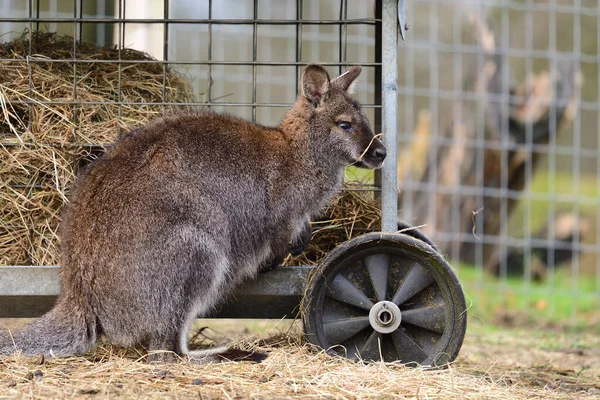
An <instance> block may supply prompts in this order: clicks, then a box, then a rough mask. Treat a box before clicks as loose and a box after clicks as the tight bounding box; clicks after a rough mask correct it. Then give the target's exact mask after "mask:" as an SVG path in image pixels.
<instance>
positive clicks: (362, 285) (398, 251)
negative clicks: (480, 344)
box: [303, 232, 467, 366]
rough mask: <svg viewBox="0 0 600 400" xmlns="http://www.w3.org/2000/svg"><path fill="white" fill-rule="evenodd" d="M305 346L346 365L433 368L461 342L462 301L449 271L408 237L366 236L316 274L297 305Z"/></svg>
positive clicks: (341, 250) (463, 327) (427, 249)
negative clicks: (351, 361) (380, 363)
mask: <svg viewBox="0 0 600 400" xmlns="http://www.w3.org/2000/svg"><path fill="white" fill-rule="evenodd" d="M303 306H304V307H303V309H304V313H303V320H304V332H305V335H306V338H307V340H308V341H309V342H310V343H313V344H315V345H318V346H320V347H322V348H324V349H327V350H328V351H329V352H332V353H335V354H339V355H343V356H346V357H349V358H352V359H357V360H364V361H379V360H384V361H386V362H391V361H400V362H402V363H403V364H409V365H411V364H412V365H428V366H440V365H443V364H446V363H448V362H450V361H452V360H454V359H455V358H456V356H457V355H458V352H459V350H460V347H461V345H462V342H463V338H464V336H465V331H466V324H467V315H466V304H465V297H464V293H463V291H462V288H461V286H460V283H459V281H458V279H457V277H456V275H455V274H454V271H453V270H452V268H451V267H450V265H449V264H448V263H447V262H446V261H445V260H444V258H443V257H442V256H441V255H440V254H439V253H438V252H437V251H435V249H434V248H433V247H431V246H430V245H429V244H427V243H425V242H423V241H422V240H419V239H416V238H415V237H413V236H408V235H404V234H393V233H378V232H375V233H369V234H366V235H362V236H359V237H356V238H354V239H352V240H349V241H347V242H344V243H342V244H341V245H339V246H338V247H337V248H336V249H334V250H333V251H332V252H331V253H330V254H329V255H328V256H327V257H326V258H325V260H324V261H323V262H322V263H321V264H320V265H319V266H318V267H316V268H315V270H314V271H313V273H312V275H311V278H310V280H309V282H308V285H307V291H306V295H305V297H304V301H303Z"/></svg>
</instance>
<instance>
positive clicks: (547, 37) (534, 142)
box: [0, 0, 600, 325]
mask: <svg viewBox="0 0 600 400" xmlns="http://www.w3.org/2000/svg"><path fill="white" fill-rule="evenodd" d="M380 3H381V2H379V1H376V2H365V1H360V0H340V1H330V2H318V1H308V0H304V1H303V0H291V1H270V0H260V1H259V0H246V1H233V0H225V1H211V0H203V1H191V0H165V1H149V0H94V1H85V2H83V1H81V0H73V1H61V0H54V1H41V0H29V1H17V0H8V1H4V2H3V3H2V5H1V6H0V10H1V15H2V17H0V34H1V35H2V36H1V38H2V40H1V41H2V42H10V41H12V40H14V39H17V38H19V37H21V36H22V35H23V32H30V33H31V32H57V33H58V34H60V35H68V36H71V37H73V39H71V42H70V46H69V47H70V49H69V50H70V52H67V53H66V54H67V56H66V57H58V56H56V57H48V56H43V55H41V54H37V53H36V51H35V50H36V47H35V43H33V42H32V38H33V37H34V36H32V35H29V34H26V35H25V36H23V38H24V39H25V43H26V51H27V54H26V55H25V57H23V58H20V59H15V58H14V57H12V56H6V55H5V56H3V57H2V59H0V63H4V64H5V65H7V66H8V65H10V66H16V65H17V64H20V65H24V66H25V71H26V72H25V76H24V77H22V79H24V80H25V83H26V85H27V86H28V88H29V91H28V94H29V96H28V97H27V96H26V97H21V98H16V97H15V96H12V97H11V96H10V95H9V94H10V93H8V92H7V89H6V88H7V87H10V85H9V84H10V83H11V82H10V81H6V80H5V81H4V82H3V83H2V85H3V88H5V89H4V90H3V94H4V97H5V99H7V104H17V103H19V102H20V103H23V104H25V105H26V106H27V107H29V109H30V110H29V113H28V114H27V115H28V118H29V120H28V121H22V122H23V123H24V124H25V125H27V126H28V127H29V128H30V130H31V129H33V128H32V124H33V125H35V124H36V123H37V122H39V119H40V118H42V117H43V116H46V117H48V116H47V115H46V114H42V113H41V112H40V113H37V114H36V112H35V110H34V109H38V108H39V109H41V110H48V109H49V108H52V107H54V106H56V105H60V106H61V107H66V108H68V109H69V112H68V113H66V114H63V116H66V118H67V119H70V120H71V122H72V125H70V127H71V130H70V131H69V133H68V134H67V135H61V136H60V139H56V140H55V142H53V143H52V146H50V150H48V148H47V147H44V148H43V149H38V148H36V150H35V151H38V152H46V153H44V154H47V155H48V157H46V158H45V159H44V160H45V161H44V162H43V164H44V165H45V166H44V167H40V166H36V167H35V168H33V169H35V172H33V171H29V172H30V174H29V175H28V177H27V178H24V179H22V181H19V182H12V181H11V182H12V183H11V186H10V187H7V185H6V182H7V181H8V179H7V180H5V179H3V185H4V187H3V188H2V191H3V193H4V196H3V198H4V199H6V198H7V197H8V195H11V196H13V195H14V196H21V197H24V198H26V199H28V201H29V202H28V203H27V205H26V206H19V207H17V210H16V211H15V213H16V214H15V215H18V216H19V217H18V218H17V220H19V219H20V220H27V221H28V222H27V223H26V224H25V225H26V226H25V228H23V229H21V230H19V229H17V228H16V225H18V221H16V222H15V221H12V220H11V221H9V222H7V221H6V220H4V222H3V224H4V225H3V227H2V228H3V229H4V231H5V232H3V233H2V236H3V237H5V238H7V239H6V240H11V241H16V242H19V243H21V242H22V243H24V246H25V250H24V255H23V256H22V257H19V258H18V259H17V260H18V261H19V262H21V263H51V262H53V261H55V260H54V259H53V258H51V257H50V258H44V257H39V256H37V255H36V254H37V252H36V249H37V248H39V247H41V246H42V247H43V246H47V245H48V242H49V241H50V240H51V239H52V238H53V237H55V236H56V228H55V227H54V226H46V225H48V222H47V221H48V220H49V219H50V218H57V215H56V213H57V211H56V210H54V211H50V212H48V211H47V210H45V208H44V207H43V206H40V204H44V202H48V201H50V202H54V201H61V200H60V198H59V199H57V198H56V196H58V197H60V196H63V195H64V193H66V191H67V190H68V186H69V185H70V184H71V182H72V176H71V175H72V173H70V172H69V171H67V170H68V168H67V169H65V171H60V168H58V171H57V168H56V165H59V164H60V163H58V162H52V161H51V160H52V157H54V160H56V159H57V158H58V159H59V160H60V159H65V160H67V161H68V162H70V163H71V164H72V165H74V164H77V163H78V162H79V161H78V160H80V159H81V158H86V157H88V156H89V153H90V152H91V153H94V152H97V151H98V150H97V149H98V148H99V147H98V146H102V145H105V144H107V143H108V142H110V141H111V140H112V138H113V137H116V136H117V135H118V134H119V131H120V130H121V129H123V130H127V129H130V128H132V127H134V126H135V124H136V123H140V122H142V120H143V118H138V119H137V120H136V118H134V117H133V116H132V115H133V114H130V113H129V111H130V110H134V111H135V112H136V113H141V114H142V115H144V117H146V116H147V117H148V118H150V117H151V116H153V115H160V114H161V113H163V112H169V111H171V110H172V109H173V107H172V105H173V104H174V103H177V104H179V105H180V106H185V107H193V108H196V109H198V108H202V109H210V110H213V111H216V112H228V113H232V114H235V115H238V116H241V117H244V118H247V119H250V120H253V121H258V122H260V123H263V124H272V125H274V124H277V123H278V122H279V121H280V120H281V118H282V116H283V114H284V113H285V110H286V108H287V107H288V106H289V105H290V104H291V103H293V101H294V99H295V97H296V96H297V88H298V77H299V73H300V70H301V69H302V66H304V65H306V64H308V63H310V62H320V63H322V64H324V65H325V66H326V67H327V69H328V70H329V71H330V73H331V74H332V75H335V74H338V73H341V72H343V71H344V70H345V68H346V67H347V66H350V65H355V64H360V65H362V66H363V68H364V69H363V74H362V76H361V80H360V81H359V84H358V86H357V90H356V97H357V99H358V100H359V101H360V102H362V103H363V105H364V106H365V109H366V110H367V114H368V116H369V118H370V119H371V121H372V124H373V125H374V129H375V130H376V131H377V132H379V131H380V130H381V45H382V44H381V36H380V28H381V4H380ZM407 13H408V15H407V20H408V22H409V24H410V27H409V30H408V41H407V42H405V43H403V44H401V45H400V49H399V51H400V53H399V82H398V83H399V88H398V90H399V107H398V117H399V118H398V120H399V135H400V142H399V145H400V150H399V152H400V155H399V160H398V175H399V178H400V183H399V187H398V191H399V208H400V212H399V218H400V219H403V220H405V221H408V222H409V223H410V224H412V225H416V226H422V228H421V229H422V230H423V231H425V232H426V233H428V234H429V235H430V236H431V237H432V238H433V239H434V241H436V243H438V244H439V246H440V249H441V250H442V252H443V253H444V254H446V255H447V256H448V257H449V259H451V260H452V261H453V263H454V265H455V266H456V268H457V269H458V271H459V275H460V277H461V279H462V280H463V282H464V283H465V285H466V288H467V293H468V294H470V295H471V297H472V298H473V311H474V312H476V313H481V314H484V315H485V314H486V313H487V312H488V311H490V310H491V311H492V312H493V314H495V315H503V311H505V310H509V309H511V310H514V309H517V310H522V311H524V312H526V314H527V315H528V316H531V315H535V314H543V315H547V316H549V317H551V318H554V319H565V318H567V319H570V320H571V322H575V323H577V324H581V325H592V324H594V323H595V324H597V321H598V312H597V311H596V309H597V308H598V306H600V259H599V257H598V253H599V250H600V223H598V221H597V217H596V214H597V213H596V210H597V209H598V206H599V205H600V204H599V202H600V200H599V199H600V196H599V192H600V189H599V184H598V175H599V172H600V157H599V156H598V154H599V150H598V146H599V142H600V139H599V137H600V134H599V133H598V132H599V128H600V113H599V112H598V111H599V101H600V100H599V98H598V96H599V95H600V94H599V93H600V81H599V79H598V75H599V73H600V71H599V70H598V64H599V54H600V28H598V25H599V22H600V8H599V7H598V5H597V3H596V2H595V1H591V0H590V1H583V0H570V1H567V0H564V1H559V0H547V1H537V0H536V1H534V0H525V1H512V0H479V1H475V0H473V1H469V0H464V1H459V2H445V1H439V0H423V1H419V2H416V1H415V2H408V4H407ZM86 43H87V44H93V45H95V46H99V47H98V48H100V46H105V45H108V46H109V47H113V48H114V51H115V52H116V53H115V54H114V57H113V56H111V57H110V58H107V57H105V56H107V55H106V54H104V53H102V52H100V51H96V52H95V54H93V53H94V51H92V52H91V53H92V54H91V55H90V54H89V53H86V51H84V48H85V46H84V44H86ZM127 48H133V49H136V50H140V51H143V52H146V53H148V54H149V55H150V57H146V56H144V57H138V56H137V55H136V57H134V58H131V57H129V56H128V55H127V54H129V53H127V51H126V50H125V49H127ZM126 53H127V54H126ZM92 55H93V57H92ZM59 64H65V65H66V66H67V70H68V71H67V72H68V74H67V76H65V77H64V79H65V85H67V84H68V85H70V86H69V93H68V94H67V93H63V95H62V97H47V98H41V97H40V96H37V91H38V89H39V88H40V84H41V79H39V76H38V75H35V74H34V73H33V72H35V71H38V70H37V69H36V65H37V68H41V69H45V70H53V68H55V66H58V65H59ZM104 64H105V65H104ZM141 66H144V68H142V69H135V68H138V67H141ZM146 66H152V69H151V70H148V69H145V67H146ZM104 67H107V68H111V67H114V71H113V72H114V76H113V77H112V78H111V85H112V86H111V87H113V89H114V93H113V94H111V95H110V96H108V97H98V96H87V95H86V93H87V89H88V88H90V87H96V86H99V85H102V81H101V80H93V79H91V77H93V76H96V74H97V71H98V70H101V69H103V68H104ZM133 69H135V73H134V74H129V72H131V71H132V70H133ZM113 78H114V79H113ZM134 78H139V81H144V82H145V83H146V84H147V86H143V87H142V89H141V91H135V90H133V88H132V86H134V85H133V84H132V82H133V81H134ZM175 79H182V80H183V81H185V82H186V84H188V85H189V88H190V89H189V93H186V95H185V96H182V97H177V94H178V93H181V92H182V89H178V86H177V84H176V83H175ZM139 86H142V84H141V83H140V84H139ZM136 90H137V88H136ZM134 91H135V93H137V94H136V95H135V96H134V95H133V94H132V93H133V92H134ZM144 91H147V93H146V92H144ZM150 92H152V95H150V94H149V93H150ZM94 93H95V92H94ZM111 93H112V92H111ZM11 102H12V103H11ZM9 109H10V108H9ZM98 109H102V110H109V111H110V112H108V111H107V113H108V115H109V116H107V117H106V120H107V121H104V122H105V124H104V125H103V129H105V130H110V132H114V134H113V135H112V136H111V135H110V134H109V135H101V136H91V134H89V132H88V131H86V128H85V124H86V123H87V122H89V121H94V123H96V122H98V121H96V120H97V119H98V118H99V117H98V115H100V111H98ZM52 115H54V116H55V117H58V116H57V115H56V114H52ZM137 115H139V114H137ZM88 117H89V118H88ZM36 118H37V119H36ZM94 118H96V119H94ZM13 122H14V121H13ZM36 126H37V125H36ZM5 128H6V129H5ZM36 129H37V130H36ZM44 129H45V128H44V126H43V125H41V127H40V128H35V129H33V130H34V131H35V134H32V135H30V136H27V137H25V138H24V139H25V141H27V140H30V142H32V143H37V144H39V143H40V142H44V140H45V139H47V136H44V135H42V134H41V133H40V132H42V131H43V130H44ZM0 141H2V146H3V150H5V151H6V152H7V153H6V154H9V153H10V152H8V151H7V150H6V149H8V148H11V146H13V147H14V146H17V145H19V143H17V142H18V140H17V139H15V135H14V133H13V132H12V131H10V129H9V128H7V127H6V126H2V133H0ZM65 143H67V144H70V145H73V146H75V147H78V148H80V149H83V150H77V151H63V152H61V151H62V149H63V147H64V146H65ZM94 149H96V150H94ZM94 154H96V153H94ZM10 155H12V156H14V157H16V155H15V153H10ZM5 157H9V155H6V156H5ZM40 163H42V161H40ZM17 169H18V166H17ZM73 170H75V168H74V169H73ZM40 171H41V172H40ZM61 174H62V175H61ZM26 175H27V174H26ZM30 175H33V176H35V177H36V179H37V181H36V179H33V178H31V176H30ZM59 178H60V179H59ZM350 178H360V179H362V180H363V185H362V186H361V187H360V188H359V190H361V191H369V192H376V191H377V188H376V187H374V186H373V185H371V183H372V182H373V179H375V181H376V180H377V177H375V178H374V177H373V176H371V175H369V174H367V175H365V174H364V173H362V172H360V171H358V170H354V171H351V172H349V179H350ZM57 182H58V183H57ZM365 182H367V183H366V184H365ZM383 184H384V185H385V184H386V183H385V182H384V183H383ZM31 185H37V186H35V187H36V188H37V190H38V191H41V190H42V188H43V187H56V188H57V192H59V194H56V196H55V195H52V196H49V197H48V196H46V197H44V196H41V195H40V196H38V194H39V193H36V192H35V190H32V189H31ZM15 193H16V194H15ZM8 206H9V205H6V207H8ZM48 213H50V216H49V215H48ZM38 220H39V221H41V222H40V223H37V225H36V221H38ZM40 226H41V227H40ZM48 237H50V239H48ZM3 257H4V255H3ZM3 260H9V258H8V256H6V257H4V258H3ZM4 262H8V261H4ZM10 263H15V261H12V262H10Z"/></svg>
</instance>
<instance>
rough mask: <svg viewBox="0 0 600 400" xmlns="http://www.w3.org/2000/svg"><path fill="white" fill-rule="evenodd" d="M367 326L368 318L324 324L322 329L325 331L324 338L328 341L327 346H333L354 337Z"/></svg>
mask: <svg viewBox="0 0 600 400" xmlns="http://www.w3.org/2000/svg"><path fill="white" fill-rule="evenodd" d="M368 325H369V317H357V318H349V319H340V320H336V321H329V322H324V323H323V329H324V330H325V336H327V339H328V340H329V345H330V346H333V345H336V344H340V343H342V342H344V341H345V340H346V339H348V338H350V337H352V336H354V335H356V334H357V333H358V332H360V331H362V330H363V329H365V328H366V327H367V326H368Z"/></svg>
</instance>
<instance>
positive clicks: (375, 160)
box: [298, 64, 386, 168]
mask: <svg viewBox="0 0 600 400" xmlns="http://www.w3.org/2000/svg"><path fill="white" fill-rule="evenodd" d="M360 71H361V68H360V67H352V68H351V69H350V70H348V71H347V72H346V73H344V74H342V75H340V76H338V77H337V78H335V79H334V80H330V79H329V74H328V73H327V71H326V70H325V68H323V67H322V66H320V65H316V64H311V65H309V66H308V67H306V69H305V70H304V72H303V73H302V80H301V84H300V85H301V87H300V89H301V96H300V99H299V100H298V102H299V104H298V105H299V106H300V107H302V108H304V109H305V112H307V113H308V114H309V119H308V120H309V125H310V127H309V129H310V133H311V134H312V135H318V136H320V137H321V138H322V139H325V140H320V141H319V142H321V143H324V144H326V145H327V146H329V147H330V148H329V149H328V153H329V154H332V153H333V155H334V156H336V157H340V159H341V160H342V161H343V162H344V163H346V164H347V165H350V164H355V165H357V166H359V167H362V168H379V167H380V166H381V164H382V163H383V160H384V159H385V156H386V150H385V146H384V145H383V143H381V141H380V140H379V139H378V138H377V137H376V136H375V135H374V134H373V130H372V129H371V126H370V125H369V121H368V119H367V116H366V115H365V113H364V112H363V111H362V109H361V106H360V104H359V103H358V102H357V101H356V100H354V99H353V98H352V97H350V93H351V91H352V84H353V83H354V81H355V80H356V78H357V77H358V75H359V74H360Z"/></svg>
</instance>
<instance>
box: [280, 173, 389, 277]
mask: <svg viewBox="0 0 600 400" xmlns="http://www.w3.org/2000/svg"><path fill="white" fill-rule="evenodd" d="M365 187H366V186H365V185H364V184H363V183H360V182H347V183H346V184H345V189H346V190H344V191H343V192H342V193H341V194H340V195H339V196H337V197H336V198H335V199H334V200H333V201H332V203H331V204H330V205H329V206H328V207H327V209H326V210H325V211H324V212H323V215H322V217H321V218H319V219H318V220H317V221H315V222H313V223H312V226H313V235H312V238H311V241H310V243H309V244H308V246H307V248H306V250H304V252H303V253H302V254H300V255H299V256H297V257H292V256H289V257H288V258H287V259H286V260H285V262H284V265H315V264H317V263H318V262H319V260H321V259H322V258H323V257H325V256H326V255H327V254H328V253H329V252H331V251H332V250H333V249H334V248H335V247H336V246H337V245H338V244H340V243H342V242H344V241H346V240H349V239H352V238H353V237H356V236H358V235H361V234H363V233H366V232H372V231H377V230H379V227H380V225H381V205H380V202H379V201H376V200H374V199H373V195H372V192H370V191H366V192H365V191H362V190H356V189H363V188H365Z"/></svg>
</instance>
